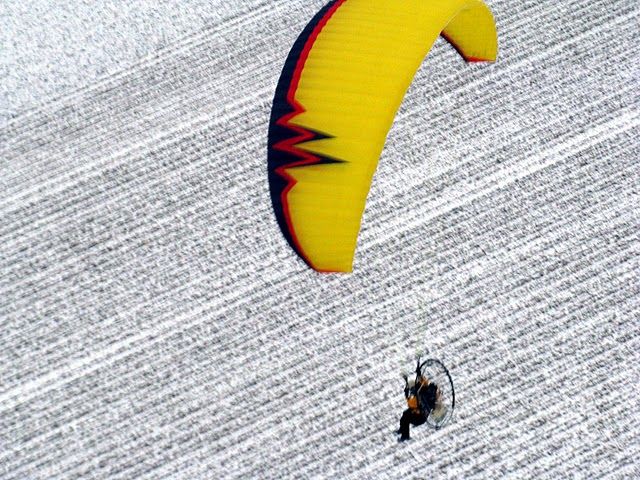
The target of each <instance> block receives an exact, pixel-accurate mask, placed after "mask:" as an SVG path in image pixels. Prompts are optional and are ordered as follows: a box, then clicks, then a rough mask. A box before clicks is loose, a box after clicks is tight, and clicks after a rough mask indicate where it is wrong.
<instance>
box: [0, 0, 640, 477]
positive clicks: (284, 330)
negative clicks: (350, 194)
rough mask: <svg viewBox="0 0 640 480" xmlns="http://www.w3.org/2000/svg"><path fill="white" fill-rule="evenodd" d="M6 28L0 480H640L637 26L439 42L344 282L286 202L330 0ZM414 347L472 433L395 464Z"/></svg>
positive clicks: (582, 11) (532, 30) (601, 8)
mask: <svg viewBox="0 0 640 480" xmlns="http://www.w3.org/2000/svg"><path fill="white" fill-rule="evenodd" d="M3 3H4V5H3V6H2V7H0V8H1V9H4V10H3V11H2V10H0V11H2V13H3V15H0V24H1V25H2V28H1V29H0V30H3V32H4V33H3V36H4V39H3V42H1V43H3V46H2V47H1V48H0V51H1V52H2V53H1V55H2V56H1V57H0V58H2V60H3V62H2V64H3V65H2V70H1V75H0V87H1V88H0V94H1V95H2V96H1V97H0V102H1V103H0V110H1V112H0V192H1V194H0V215H1V217H0V219H1V221H0V329H1V330H0V477H1V478H3V479H19V480H24V479H53V478H64V479H71V478H113V479H116V478H117V479H133V478H136V479H138V478H139V479H151V478H182V479H200V478H210V479H220V478H260V479H266V478H274V479H275V478H341V479H342V478H353V479H356V478H357V479H370V478H384V479H387V478H389V479H393V478H398V479H400V478H492V479H494V478H502V477H509V478H549V479H557V478H588V479H595V478H611V479H622V478H634V477H635V478H638V477H639V476H640V460H639V455H640V393H638V392H639V391H638V385H639V383H640V366H639V362H640V282H639V281H638V274H639V272H640V228H639V227H640V214H639V211H640V208H639V207H640V202H639V200H640V198H639V197H640V193H639V192H640V181H639V180H640V160H639V159H640V141H639V140H638V135H639V134H640V108H639V107H640V101H639V97H638V91H639V86H640V83H639V79H640V68H639V64H640V62H639V61H638V56H637V55H638V50H639V49H640V29H638V24H639V20H640V8H639V7H638V6H637V3H636V2H634V1H633V0H618V1H611V0H592V1H588V2H587V1H577V0H570V1H566V2H556V1H551V0H537V1H529V0H516V1H506V0H495V1H491V2H489V4H490V5H491V7H492V9H493V10H494V13H495V15H496V18H497V21H498V25H499V35H500V47H501V50H500V57H499V61H498V62H497V63H496V64H494V65H466V64H465V63H464V62H463V61H462V60H461V59H460V58H459V57H458V56H457V55H456V53H455V52H454V51H453V49H451V48H450V47H449V46H448V45H447V44H446V43H444V42H443V41H438V42H437V44H436V45H435V47H434V49H433V51H432V53H431V54H430V56H429V58H428V61H426V62H425V63H424V65H423V66H422V68H421V70H420V72H419V74H418V76H417V78H416V81H415V83H414V85H413V86H412V87H411V89H410V91H409V92H408V95H407V98H406V100H405V102H404V104H403V106H402V108H401V110H400V112H399V114H398V117H397V120H396V123H395V124H394V127H393V129H392V130H391V133H390V135H389V139H388V142H387V146H386V149H385V151H384V154H383V157H382V159H381V161H380V165H379V168H378V172H377V175H376V177H375V180H374V184H373V187H372V191H371V194H370V198H369V203H368V205H367V209H366V212H365V217H364V222H363V226H362V232H361V235H360V242H359V249H358V251H357V256H356V264H355V271H354V273H353V274H352V275H348V276H327V275H318V274H315V273H313V272H312V271H310V270H309V269H308V268H306V267H305V266H304V265H303V264H302V262H301V261H299V260H298V259H297V257H296V256H295V255H294V254H293V253H292V252H291V250H290V249H289V247H288V246H287V245H286V243H285V241H284V239H283V237H282V235H281V234H280V232H279V230H278V227H277V224H276V221H275V218H274V216H273V213H272V211H271V204H270V200H269V194H268V185H267V181H266V133H267V127H268V119H269V113H270V107H271V99H272V96H273V92H274V89H275V85H276V82H277V80H278V76H279V74H280V69H281V67H282V65H283V63H284V60H285V57H286V54H287V52H288V50H289V48H290V46H291V44H292V43H293V41H294V40H295V38H296V37H297V35H298V33H299V32H300V31H301V30H302V28H303V27H304V25H305V24H306V22H307V21H308V20H309V19H310V18H311V17H312V16H313V14H314V13H315V11H317V10H318V9H319V8H320V7H321V5H322V4H323V2H322V1H318V0H314V1H308V2H302V1H291V0H275V1H269V2H267V1H262V0H251V1H246V2H238V3H241V4H240V5H238V4H237V3H236V2H222V1H218V0H216V1H213V2H200V1H196V0H189V1H184V2H160V5H159V6H157V5H156V6H154V3H152V2H140V3H141V4H143V5H144V8H143V7H139V8H132V7H130V6H129V7H126V8H125V7H124V6H123V5H124V3H123V5H120V4H119V2H117V1H111V2H105V3H107V4H108V5H110V7H109V8H106V7H105V8H104V9H102V10H100V9H98V11H97V12H93V14H92V8H95V7H92V5H91V3H90V2H71V1H70V0H66V1H62V2H58V7H54V6H53V4H50V3H49V2H42V1H41V2H25V3H22V2H21V3H18V1H17V0H16V1H13V0H10V1H9V2H3ZM28 4H31V8H28V6H25V5H28ZM74 10H75V11H74ZM83 19H85V20H84V21H83ZM43 27H46V28H43ZM419 348H422V349H425V348H426V349H429V351H430V352H431V353H433V354H434V355H436V356H438V357H441V358H442V359H443V360H444V361H445V362H446V363H447V364H448V366H449V367H450V370H451V374H452V376H453V378H454V382H455V384H456V389H457V400H458V406H457V414H456V417H455V419H454V422H453V423H452V424H451V425H449V426H448V427H447V428H445V429H443V430H440V431H438V432H435V431H430V430H428V429H427V428H424V427H421V428H417V429H415V430H413V440H412V441H411V442H409V443H408V444H402V445H399V444H398V443H397V442H396V437H395V436H394V435H393V429H395V428H397V420H398V417H399V415H400V414H401V412H402V410H403V408H404V403H403V397H402V380H401V379H400V376H399V371H400V369H401V368H411V366H412V358H413V354H414V352H415V351H416V350H417V349H419Z"/></svg>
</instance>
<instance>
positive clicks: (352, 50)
mask: <svg viewBox="0 0 640 480" xmlns="http://www.w3.org/2000/svg"><path fill="white" fill-rule="evenodd" d="M440 34H442V35H443V36H444V37H445V38H446V39H447V40H448V41H449V42H450V43H451V44H452V45H454V47H455V48H456V50H457V51H458V52H459V53H460V54H461V55H462V56H463V57H464V58H465V59H466V60H467V61H470V62H477V61H493V60H495V58H496V55H497V35H496V28H495V23H494V20H493V16H492V14H491V12H490V10H489V9H488V7H487V6H486V5H485V4H484V3H483V2H482V1H480V0H410V1H407V0H334V1H331V2H329V4H327V5H326V6H325V7H324V8H323V9H322V10H321V11H320V12H318V14H317V15H316V16H315V17H314V19H313V20H312V21H311V22H310V23H309V24H308V25H307V27H306V28H305V29H304V31H303V32H302V34H301V35H300V37H299V38H298V40H297V41H296V42H295V44H294V46H293V48H292V49H291V52H290V53H289V57H288V58H287V61H286V63H285V65H284V69H283V71H282V75H281V77H280V81H279V83H278V86H277V89H276V94H275V98H274V102H273V109H272V114H271V122H270V129H269V159H268V171H269V184H270V190H271V200H272V203H273V207H274V211H275V214H276V218H277V220H278V223H279V225H280V228H281V230H282V232H283V234H284V236H285V238H286V239H287V241H288V242H289V244H290V245H291V247H292V248H293V249H294V250H295V251H296V252H297V253H298V255H299V256H300V257H301V258H302V259H303V260H304V261H305V262H306V263H307V264H308V265H309V266H311V267H312V268H314V269H315V270H317V271H321V272H349V271H351V269H352V264H353V256H354V252H355V248H356V241H357V236H358V232H359V230H360V222H361V217H362V213H363V211H364V206H365V202H366V198H367V194H368V192H369V188H370V185H371V180H372V177H373V174H374V172H375V170H376V167H377V162H378V159H379V157H380V154H381V151H382V148H383V146H384V142H385V138H386V136H387V133H388V131H389V129H390V127H391V124H392V122H393V119H394V117H395V114H396V112H397V110H398V107H399V105H400V103H401V102H402V99H403V97H404V94H405V92H406V90H407V88H408V87H409V85H410V83H411V81H412V79H413V77H414V75H415V73H416V71H417V69H418V68H419V66H420V64H421V62H422V61H423V59H424V57H425V56H426V55H427V53H428V52H429V50H430V49H431V46H432V45H433V43H434V42H435V40H436V39H437V37H438V36H439V35H440Z"/></svg>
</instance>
